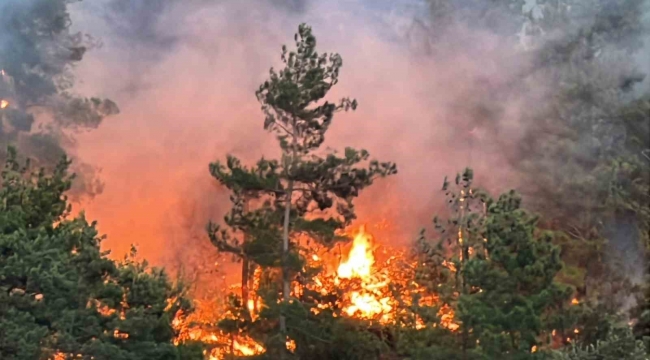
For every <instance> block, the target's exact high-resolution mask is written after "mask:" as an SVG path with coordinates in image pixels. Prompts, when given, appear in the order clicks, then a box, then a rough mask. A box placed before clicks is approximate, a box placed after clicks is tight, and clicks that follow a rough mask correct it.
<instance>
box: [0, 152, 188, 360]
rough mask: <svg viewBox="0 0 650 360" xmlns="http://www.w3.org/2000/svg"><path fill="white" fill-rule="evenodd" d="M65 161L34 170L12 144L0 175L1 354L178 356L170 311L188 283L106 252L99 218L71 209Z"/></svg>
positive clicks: (12, 358)
mask: <svg viewBox="0 0 650 360" xmlns="http://www.w3.org/2000/svg"><path fill="white" fill-rule="evenodd" d="M68 165H69V161H67V160H65V159H64V160H63V161H61V162H60V163H59V165H58V166H57V167H56V168H55V170H54V172H53V173H51V174H48V173H47V172H45V171H44V170H40V171H37V172H32V170H31V169H30V166H29V163H27V164H26V165H23V164H20V163H19V162H18V161H17V160H16V152H15V150H13V149H11V148H10V150H9V152H8V158H7V162H6V165H5V167H4V169H3V171H2V183H1V185H0V207H1V210H0V358H2V359H7V360H33V359H44V358H52V357H53V356H55V354H58V356H61V355H63V356H65V358H70V359H72V358H77V356H81V357H83V358H94V359H98V360H100V359H105V360H109V359H110V360H115V359H117V360H119V359H124V360H126V359H129V360H131V359H133V360H135V359H142V360H144V359H161V360H162V359H170V360H171V359H180V349H179V348H177V347H176V346H175V345H173V340H174V337H175V332H174V330H173V328H172V326H171V321H172V320H173V317H174V315H175V314H176V312H177V311H179V310H185V311H188V310H189V306H190V303H189V301H188V300H187V299H186V297H185V296H184V290H183V287H180V286H175V285H172V283H171V282H170V281H169V279H168V277H167V275H166V274H165V272H164V271H163V270H161V269H149V268H148V266H147V264H146V262H145V263H139V262H136V261H134V260H132V259H131V258H127V259H125V261H124V262H122V263H115V262H114V261H112V260H110V259H109V258H107V257H106V255H107V253H106V252H103V251H102V250H101V249H100V243H101V237H99V236H98V234H97V230H96V229H95V224H94V223H93V224H89V223H88V222H87V221H86V219H85V218H84V216H83V215H81V216H79V217H76V218H70V208H69V205H68V203H67V199H66V197H65V195H64V194H65V192H66V191H67V190H68V189H69V188H70V186H71V181H72V179H73V176H70V175H68V173H67V168H68ZM183 351H185V353H187V352H188V351H190V348H186V349H183ZM184 356H186V355H184ZM187 356H189V355H187ZM185 358H187V359H191V357H185ZM194 358H195V359H197V358H196V357H194ZM199 358H200V357H199Z"/></svg>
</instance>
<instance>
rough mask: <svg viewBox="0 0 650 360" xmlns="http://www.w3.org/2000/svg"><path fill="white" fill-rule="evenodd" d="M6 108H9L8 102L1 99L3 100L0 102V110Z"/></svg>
mask: <svg viewBox="0 0 650 360" xmlns="http://www.w3.org/2000/svg"><path fill="white" fill-rule="evenodd" d="M7 106H9V101H7V100H4V99H3V100H0V109H4V108H6V107H7Z"/></svg>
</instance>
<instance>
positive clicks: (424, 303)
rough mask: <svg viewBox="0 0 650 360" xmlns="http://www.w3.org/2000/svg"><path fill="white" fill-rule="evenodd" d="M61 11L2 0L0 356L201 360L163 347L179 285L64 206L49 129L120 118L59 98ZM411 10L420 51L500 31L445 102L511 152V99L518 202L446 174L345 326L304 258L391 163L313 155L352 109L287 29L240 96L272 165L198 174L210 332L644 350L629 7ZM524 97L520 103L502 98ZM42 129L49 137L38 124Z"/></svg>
mask: <svg viewBox="0 0 650 360" xmlns="http://www.w3.org/2000/svg"><path fill="white" fill-rule="evenodd" d="M72 2H73V1H72V0H20V1H19V0H8V1H4V2H2V3H0V69H2V73H0V101H2V102H1V103H0V146H2V148H3V149H4V146H5V145H7V144H13V145H15V146H16V147H18V148H19V149H20V150H21V154H24V155H26V156H28V157H31V158H33V159H34V161H35V162H36V164H37V165H38V167H39V168H40V170H38V171H34V167H32V165H31V164H30V162H29V161H26V162H25V161H22V160H20V159H19V157H18V155H17V152H16V150H15V149H14V148H13V147H9V151H7V152H6V153H4V152H3V153H2V154H1V155H2V156H1V157H2V159H3V160H4V161H5V166H4V168H3V170H2V173H1V183H0V358H1V359H7V360H37V359H38V360H40V359H53V358H54V359H57V360H58V359H63V358H66V359H73V358H83V359H97V360H104V359H105V360H109V359H110V360H114V359H116V360H140V359H142V360H145V359H147V360H148V359H152V360H156V359H160V360H168V359H169V360H174V359H178V360H180V359H188V360H189V359H200V358H203V357H204V353H203V345H204V344H200V341H196V343H193V344H180V345H179V344H176V342H177V340H178V336H179V330H178V329H177V328H175V327H174V326H173V320H174V319H175V317H176V316H177V315H178V314H179V312H182V313H183V314H185V315H187V314H189V313H191V310H192V304H191V301H190V300H189V298H188V297H187V295H186V288H185V287H184V286H182V285H181V284H177V283H174V282H173V281H171V280H170V279H169V277H168V275H167V274H166V272H165V271H164V270H163V269H158V268H151V267H149V266H148V264H147V263H146V262H139V261H136V260H135V253H134V252H133V253H132V254H131V255H130V256H127V257H126V258H125V259H124V260H123V261H118V262H116V261H113V260H111V259H109V258H108V257H107V255H108V254H107V253H106V252H103V251H102V250H101V242H102V237H100V236H99V235H98V232H97V230H96V228H95V223H88V221H87V220H86V219H85V217H84V215H83V214H81V215H79V216H77V217H73V216H72V215H71V210H70V205H69V202H68V199H67V194H69V191H70V189H71V186H72V185H73V183H74V182H73V179H74V176H72V175H69V173H68V168H69V166H70V164H71V162H70V161H68V160H67V158H65V157H64V159H63V160H61V161H59V162H58V163H57V160H58V159H60V158H61V156H62V155H63V153H64V151H63V149H64V148H65V147H66V144H68V143H69V140H70V139H71V138H70V137H69V132H68V131H74V130H77V129H88V128H94V127H96V126H98V125H99V124H100V123H101V121H102V119H103V118H104V117H106V116H109V115H113V114H116V113H117V112H118V109H117V107H116V105H115V104H114V103H113V102H111V101H110V100H100V99H95V98H92V99H86V98H83V97H80V96H78V95H76V94H74V93H73V92H72V88H73V84H74V77H73V73H72V68H73V66H74V65H75V64H76V63H78V62H79V61H81V60H82V58H83V55H84V54H85V52H86V50H87V49H88V48H89V47H91V46H93V44H94V42H93V41H92V39H91V38H89V37H87V36H83V35H81V34H73V33H71V30H70V29H71V21H70V15H69V11H68V6H69V4H71V3H72ZM428 4H429V8H430V10H431V11H430V14H429V17H430V20H431V21H430V22H429V25H430V32H429V33H428V34H427V37H426V39H427V41H428V42H429V45H431V47H430V49H431V53H432V54H430V55H431V56H433V57H434V59H435V57H436V56H443V55H441V54H440V53H436V52H439V51H444V50H453V51H458V46H453V47H450V46H448V45H449V44H448V42H449V39H455V35H456V34H458V33H460V32H463V31H469V32H471V31H474V32H476V33H480V34H485V32H488V33H490V34H496V35H497V36H498V37H499V38H500V39H502V40H503V39H505V40H504V41H505V42H506V43H508V44H511V45H512V48H513V49H512V53H511V54H509V55H510V56H512V57H515V58H517V60H516V61H514V62H518V61H521V62H522V63H524V64H525V66H521V67H519V68H517V71H516V72H515V73H514V74H508V75H507V78H508V82H509V84H508V86H503V87H496V88H495V89H493V91H491V92H490V94H489V96H487V97H486V98H478V99H474V98H473V99H464V100H466V103H464V104H463V106H462V107H461V108H462V109H459V111H466V112H467V114H470V115H471V116H469V117H470V118H472V119H473V120H472V121H475V122H477V123H479V122H480V124H482V125H484V126H486V127H490V129H489V131H490V132H489V134H490V135H489V136H491V137H492V139H493V140H494V141H496V142H498V141H504V142H508V141H507V139H503V138H501V137H502V135H501V132H500V130H501V129H500V128H499V126H500V124H501V122H500V120H501V119H499V116H500V115H499V114H503V113H505V107H506V105H503V107H500V106H501V105H499V104H501V103H508V101H509V100H511V99H515V100H517V101H521V102H522V103H524V104H525V106H522V109H521V111H520V112H519V113H518V114H517V117H518V118H517V121H518V122H520V124H522V128H524V130H523V135H522V136H521V138H519V139H518V140H516V141H515V143H514V144H513V143H510V142H508V146H510V147H509V148H508V150H510V151H508V152H509V154H510V155H509V156H508V157H509V160H510V162H511V165H512V168H514V169H516V170H517V172H518V173H519V174H520V175H521V176H520V179H521V182H520V184H519V186H518V188H519V190H520V192H516V191H514V190H512V191H507V192H505V193H502V194H500V195H498V196H496V197H493V196H491V195H490V194H489V193H488V192H487V191H485V190H482V189H480V188H475V187H474V185H473V183H474V174H473V172H472V170H471V169H466V170H465V171H464V172H463V173H461V174H458V175H457V177H456V179H455V181H453V182H451V183H450V182H448V181H447V179H445V181H444V185H443V193H444V194H445V197H446V198H445V201H446V203H447V204H448V205H449V208H448V209H447V210H448V211H447V212H443V213H440V214H438V216H436V217H435V218H434V227H435V230H436V231H438V234H437V235H435V236H432V235H431V234H430V233H427V232H425V231H423V232H422V234H421V236H420V237H419V238H417V239H415V241H414V242H413V246H412V249H411V250H412V254H411V255H412V257H411V258H409V259H408V260H409V261H412V262H411V263H409V264H408V265H409V266H411V265H412V266H411V270H412V271H413V272H412V273H410V272H406V271H405V274H400V275H402V276H404V277H408V278H407V281H404V284H399V285H400V286H404V289H397V288H392V286H397V285H395V284H391V285H390V286H389V285H386V287H391V288H390V289H389V290H390V291H393V293H394V296H395V298H396V299H397V300H398V301H397V303H396V304H393V305H394V306H393V307H392V308H391V311H392V312H393V315H394V318H393V319H392V321H390V322H379V321H372V320H369V319H364V318H356V317H351V316H346V314H345V312H344V309H342V308H341V303H340V299H341V298H342V297H343V295H344V294H343V292H344V291H345V290H344V289H343V287H342V286H340V287H339V286H338V284H337V287H336V288H335V289H333V290H332V289H327V290H326V291H322V289H318V290H315V287H314V285H315V284H316V282H317V280H316V279H317V277H318V276H319V275H321V274H322V273H323V271H322V270H323V269H322V268H321V267H320V266H317V265H314V263H313V262H310V260H309V259H310V258H311V255H312V254H313V253H312V251H313V249H314V248H318V249H319V250H323V249H324V250H325V251H330V252H331V250H332V248H333V247H334V245H335V244H338V243H341V242H346V241H348V240H349V239H348V237H347V236H346V235H345V234H344V230H346V228H347V227H348V226H349V225H350V224H351V223H352V221H353V220H354V219H355V217H356V215H355V209H354V200H355V199H356V198H357V197H358V196H359V195H360V193H361V191H362V190H364V189H366V188H368V187H369V186H371V185H372V184H373V183H374V182H375V181H376V180H377V179H379V178H382V177H385V176H390V175H394V174H396V173H397V170H396V165H395V164H393V163H390V162H379V161H377V160H371V159H370V156H369V154H368V152H367V151H365V150H355V149H352V148H346V149H345V150H344V151H343V152H342V153H339V152H336V151H331V150H324V149H323V148H322V145H323V143H324V141H325V136H326V134H327V131H328V130H329V128H330V126H331V125H332V124H333V119H334V117H335V115H336V114H337V113H340V112H347V111H351V110H355V109H356V107H357V105H358V104H357V102H356V100H352V99H349V98H343V99H341V100H339V101H336V102H330V101H328V100H326V97H327V95H328V93H329V92H330V90H332V88H333V87H334V86H335V85H336V84H337V83H338V81H339V75H340V71H341V68H342V65H343V62H342V59H341V57H340V56H339V55H338V54H335V53H332V54H329V53H319V52H317V51H316V44H317V43H316V38H315V36H314V35H313V34H312V29H311V27H309V26H308V25H305V24H302V25H300V26H299V28H298V32H297V34H296V35H295V38H294V40H295V48H294V49H292V50H289V49H287V47H283V48H282V53H281V61H282V64H283V68H282V69H280V70H275V69H273V68H272V69H271V70H270V72H269V77H268V79H267V80H266V81H264V83H263V84H262V85H261V86H260V87H259V89H258V90H257V91H256V93H255V95H256V97H257V100H258V101H259V102H260V104H261V109H262V111H263V113H264V122H263V127H264V129H266V130H267V131H268V132H270V133H273V134H274V135H275V136H276V138H277V140H278V145H279V146H278V148H279V151H278V153H279V154H280V157H279V158H278V159H273V158H268V157H264V158H262V159H260V160H259V161H257V162H256V163H255V164H253V165H247V164H244V163H243V162H242V161H241V160H240V159H238V158H237V157H235V156H233V155H227V156H226V159H225V161H216V162H214V163H212V164H210V166H209V170H210V174H211V175H212V176H213V177H214V178H215V179H216V180H217V181H218V183H219V184H220V185H221V186H222V187H224V188H225V189H226V190H227V191H228V192H229V194H230V201H231V208H230V211H229V212H228V213H227V214H226V216H225V217H224V219H223V221H220V222H218V223H210V224H208V226H207V235H208V237H209V239H210V241H211V242H212V243H213V244H214V246H215V247H216V249H217V250H218V251H219V252H220V253H224V254H229V255H231V256H232V257H233V258H234V259H235V260H236V261H237V262H239V263H240V264H241V292H240V293H237V294H231V295H230V298H229V303H228V306H227V308H225V309H223V310H224V313H223V314H221V316H220V317H219V319H217V320H218V324H217V329H216V330H215V333H217V332H219V334H220V335H223V334H226V335H229V336H231V337H230V339H231V340H232V339H234V338H235V337H236V336H245V337H247V338H250V339H253V340H254V341H255V342H257V343H260V344H263V345H264V346H263V348H264V351H263V353H262V354H257V355H259V357H260V358H266V359H310V360H312V359H314V360H330V359H337V360H357V359H358V360H388V359H400V360H434V359H441V360H442V359H445V360H448V359H452V360H453V359H459V360H460V359H462V360H468V359H513V360H514V359H550V360H553V359H557V360H610V359H611V360H614V359H629V360H642V359H650V355H649V354H648V348H649V347H650V266H648V265H649V264H650V258H649V256H650V94H649V93H648V90H647V89H643V88H641V87H640V86H639V85H640V84H642V83H643V81H644V76H645V74H641V73H639V71H638V69H637V68H636V67H635V66H634V61H635V60H634V56H635V54H636V53H637V52H638V51H639V50H640V49H642V48H643V44H642V40H643V37H644V36H646V37H647V28H646V24H644V19H643V14H644V11H645V9H644V6H646V5H647V1H643V0H594V1H591V2H587V1H585V0H566V1H545V0H526V1H520V0H494V1H489V2H488V1H478V0H429V1H428ZM540 84H543V85H540ZM539 87H543V89H541V90H540V89H539ZM534 91H539V92H540V93H542V95H540V97H539V98H536V100H538V101H536V102H535V103H528V102H527V101H529V100H528V99H526V98H522V97H520V94H522V93H527V92H534ZM502 100H507V101H502ZM486 103H490V104H489V105H490V106H487V108H489V111H483V110H485V108H486ZM477 113H478V114H484V115H485V117H487V119H483V118H481V119H478V118H477V116H476V114H477ZM467 114H464V115H467ZM481 116H483V115H481ZM41 119H42V120H43V121H44V123H45V124H47V125H48V126H45V127H40V128H36V127H35V126H34V124H35V123H36V122H37V120H41ZM505 133H506V134H507V132H505ZM513 149H514V150H513ZM495 171H498V169H495ZM490 175H491V174H489V173H488V174H484V176H486V177H489V176H490ZM81 183H82V186H83V189H82V190H83V191H84V192H85V193H93V191H94V190H95V189H93V188H92V187H88V186H89V185H91V184H90V183H87V179H86V180H84V181H82V182H81ZM524 205H525V206H524ZM536 214H538V215H536ZM442 219H446V220H442ZM644 259H645V263H644V262H643V261H642V260H644ZM254 273H255V274H258V275H256V278H255V281H254V279H253V277H254V276H253V274H254ZM409 276H410V277H409ZM407 288H408V289H407ZM405 289H407V290H408V291H406V290H405ZM253 300H255V301H253ZM258 300H259V301H258ZM251 303H255V314H254V316H253V313H252V311H251V310H250V306H249V304H251ZM260 304H261V305H260ZM628 310H629V311H628ZM176 319H178V318H176ZM212 330H214V329H212ZM226 337H227V336H226ZM289 344H291V346H290V345H289ZM229 346H231V355H232V353H234V351H232V350H233V349H232V348H234V340H232V341H231V342H230V344H229Z"/></svg>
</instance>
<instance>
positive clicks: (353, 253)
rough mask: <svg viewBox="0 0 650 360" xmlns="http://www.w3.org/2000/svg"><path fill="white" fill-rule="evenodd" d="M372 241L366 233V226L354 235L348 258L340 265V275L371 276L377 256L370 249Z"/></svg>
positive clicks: (344, 276) (342, 276)
mask: <svg viewBox="0 0 650 360" xmlns="http://www.w3.org/2000/svg"><path fill="white" fill-rule="evenodd" d="M370 241H371V237H370V235H368V234H367V233H366V227H365V226H362V227H361V229H360V230H359V233H358V234H357V235H356V236H355V237H354V242H353V243H352V249H351V250H350V254H349V255H348V259H347V260H346V261H345V262H342V263H341V264H340V265H339V268H338V275H339V277H340V278H343V279H352V278H360V279H367V278H368V277H369V276H370V271H371V270H372V265H373V264H374V263H375V257H374V255H373V254H372V251H371V249H370Z"/></svg>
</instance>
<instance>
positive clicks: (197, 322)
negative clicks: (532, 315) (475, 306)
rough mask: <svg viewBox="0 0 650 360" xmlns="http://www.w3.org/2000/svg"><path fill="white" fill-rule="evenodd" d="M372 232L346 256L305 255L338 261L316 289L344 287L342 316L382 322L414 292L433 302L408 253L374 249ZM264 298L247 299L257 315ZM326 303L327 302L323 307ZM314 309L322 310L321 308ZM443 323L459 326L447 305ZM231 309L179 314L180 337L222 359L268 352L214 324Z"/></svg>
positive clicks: (359, 236) (362, 232) (358, 238)
mask: <svg viewBox="0 0 650 360" xmlns="http://www.w3.org/2000/svg"><path fill="white" fill-rule="evenodd" d="M375 246H376V244H374V239H373V236H372V235H371V234H370V233H368V232H367V231H366V227H365V226H362V227H360V228H359V229H358V230H357V231H355V232H354V238H353V241H352V244H351V247H350V249H349V250H348V252H347V256H345V257H344V259H342V260H341V259H338V256H337V258H336V259H335V256H334V254H333V253H332V252H331V251H330V252H326V253H324V254H321V255H318V254H316V253H313V254H311V255H309V256H308V257H307V258H308V259H309V260H310V261H311V262H313V263H319V264H332V263H335V262H338V266H333V268H334V269H328V268H327V267H326V268H325V269H324V270H323V271H322V273H321V274H319V275H318V276H316V277H315V278H314V284H312V285H311V286H310V288H311V289H312V290H317V291H319V292H320V293H321V294H328V293H331V292H332V290H333V289H336V288H338V289H340V290H343V295H342V297H341V298H340V299H339V302H338V303H337V304H336V307H337V308H338V309H339V310H340V311H341V314H342V315H343V316H347V317H350V318H356V319H360V320H366V321H370V322H377V323H379V324H383V325H387V324H395V323H396V322H397V319H398V318H399V315H400V314H401V313H400V312H402V311H405V310H404V309H405V308H406V307H409V306H411V305H412V303H413V299H414V295H416V294H417V295H418V298H419V300H418V304H419V305H432V304H434V303H436V302H437V297H436V296H434V295H431V294H425V292H424V290H423V289H421V288H420V287H419V286H418V285H417V284H416V283H415V282H414V281H413V278H414V276H413V274H414V268H415V264H414V263H413V261H411V260H410V259H408V256H407V255H406V254H405V253H404V252H402V251H400V250H398V249H394V248H389V247H383V249H384V251H382V252H379V251H377V250H378V249H377V248H375ZM259 275H260V273H259V272H256V273H255V275H254V276H253V278H254V281H253V282H254V286H253V287H252V288H251V289H250V290H254V289H257V286H258V285H259ZM293 289H294V290H293V291H292V296H295V297H297V296H299V294H300V293H301V292H302V289H301V288H300V286H299V285H298V284H295V286H294V288H293ZM230 290H231V291H234V292H238V291H240V289H239V286H238V285H233V286H231V288H230ZM261 305H262V304H261V299H259V298H256V299H249V300H248V301H247V304H246V308H247V310H248V312H249V315H250V317H251V318H252V319H253V320H254V319H255V318H256V317H257V315H258V311H259V307H260V306H261ZM324 307H326V305H323V307H320V305H319V308H321V309H322V308H324ZM312 310H316V312H315V313H318V309H312ZM439 316H440V318H441V323H442V326H444V327H446V328H448V329H450V330H452V331H453V330H455V329H456V328H458V325H457V324H455V323H454V322H453V313H452V311H451V310H450V309H448V308H447V307H445V306H443V307H442V310H441V311H440V313H439ZM236 317H237V315H236V314H233V313H232V311H231V310H228V309H226V307H225V306H220V305H216V303H214V302H213V303H210V304H207V303H198V304H197V311H196V312H195V313H193V314H191V315H189V316H187V317H184V316H182V314H181V315H180V316H177V318H176V319H175V320H174V323H173V325H174V327H175V328H176V330H177V331H179V336H178V338H177V341H178V342H182V341H191V340H199V341H202V342H204V343H206V344H208V346H210V347H211V348H212V349H211V350H209V351H208V353H206V355H208V359H210V360H221V359H224V358H227V356H228V355H235V356H240V357H241V356H244V357H245V356H254V355H258V354H261V353H263V352H264V351H265V348H264V346H262V345H261V344H259V343H258V342H256V341H255V340H254V339H252V338H250V337H247V336H245V335H243V333H236V334H232V333H230V334H229V333H227V332H225V331H223V330H221V329H218V328H217V326H215V325H214V324H215V323H216V322H219V321H220V320H222V319H225V318H233V319H234V318H236ZM415 326H416V328H418V329H421V328H424V327H426V326H427V324H425V323H424V322H423V321H422V320H421V319H419V318H418V319H417V320H416V324H415ZM286 346H287V349H288V350H289V351H293V350H295V347H296V344H295V342H294V341H293V340H291V339H287V344H286Z"/></svg>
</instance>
